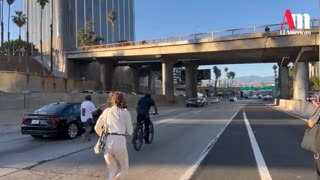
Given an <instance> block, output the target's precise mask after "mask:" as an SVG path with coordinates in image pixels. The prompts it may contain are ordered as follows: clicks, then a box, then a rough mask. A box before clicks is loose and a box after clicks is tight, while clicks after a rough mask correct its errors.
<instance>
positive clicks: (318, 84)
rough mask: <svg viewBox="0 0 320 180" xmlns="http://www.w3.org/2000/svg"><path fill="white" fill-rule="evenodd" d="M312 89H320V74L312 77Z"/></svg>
mask: <svg viewBox="0 0 320 180" xmlns="http://www.w3.org/2000/svg"><path fill="white" fill-rule="evenodd" d="M310 84H311V90H319V89H320V78H319V76H312V77H311V83H310Z"/></svg>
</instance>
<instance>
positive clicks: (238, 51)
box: [67, 20, 319, 100]
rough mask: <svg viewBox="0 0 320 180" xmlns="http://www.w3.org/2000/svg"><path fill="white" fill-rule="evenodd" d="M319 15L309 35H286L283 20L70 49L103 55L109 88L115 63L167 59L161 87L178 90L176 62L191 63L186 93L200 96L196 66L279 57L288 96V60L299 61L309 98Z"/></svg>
mask: <svg viewBox="0 0 320 180" xmlns="http://www.w3.org/2000/svg"><path fill="white" fill-rule="evenodd" d="M318 22H319V21H318V20H311V23H310V24H311V25H312V27H311V29H308V30H301V31H307V34H308V35H300V34H296V35H286V34H283V32H281V31H280V26H281V24H272V25H268V27H269V28H270V32H265V27H266V26H255V27H249V28H240V29H231V30H225V31H215V32H208V33H198V34H192V35H183V36H177V37H167V38H161V39H151V40H143V41H134V42H124V43H115V44H106V45H96V46H90V47H81V48H78V49H76V50H69V51H68V52H67V58H68V59H69V60H85V61H99V62H100V63H101V81H102V83H103V87H104V88H110V87H108V84H110V79H111V78H112V75H111V74H112V73H111V72H112V67H114V66H119V65H128V64H129V65H133V64H138V65H145V64H158V65H160V64H161V65H162V83H163V86H162V87H163V89H162V93H163V94H164V95H167V97H168V99H169V100H172V99H173V98H174V96H173V67H174V65H175V64H177V63H180V64H181V62H182V63H183V64H185V66H186V85H187V96H189V97H192V96H196V90H197V87H196V77H197V76H196V70H197V67H198V66H199V65H211V64H243V63H270V62H274V63H278V64H279V66H280V68H279V69H280V70H279V72H280V79H281V80H280V89H281V96H282V97H283V98H286V97H287V96H288V94H289V93H288V68H287V64H288V63H289V62H294V63H295V67H297V68H295V69H296V74H297V78H295V88H296V92H298V91H300V93H295V99H303V100H305V99H306V97H307V93H308V92H307V91H309V89H308V88H307V87H306V86H308V85H307V84H306V82H308V77H307V73H308V66H307V63H306V62H309V61H317V60H318V59H319V48H318V47H319V29H318V28H319V23H318Z"/></svg>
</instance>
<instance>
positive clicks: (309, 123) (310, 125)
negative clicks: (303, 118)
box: [308, 120, 316, 128]
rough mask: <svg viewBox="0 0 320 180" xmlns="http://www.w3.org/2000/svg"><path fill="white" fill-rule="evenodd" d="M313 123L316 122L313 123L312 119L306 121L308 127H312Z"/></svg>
mask: <svg viewBox="0 0 320 180" xmlns="http://www.w3.org/2000/svg"><path fill="white" fill-rule="evenodd" d="M315 125H316V123H314V122H313V121H311V120H309V121H308V126H309V128H313V127H314V126H315Z"/></svg>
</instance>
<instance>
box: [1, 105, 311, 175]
mask: <svg viewBox="0 0 320 180" xmlns="http://www.w3.org/2000/svg"><path fill="white" fill-rule="evenodd" d="M160 113H161V115H160V116H156V117H152V120H153V122H154V124H155V139H154V143H153V144H152V145H143V147H142V150H141V151H140V152H136V151H135V150H134V149H133V147H132V144H131V143H130V141H131V139H128V151H129V157H130V169H129V174H128V179H133V180H134V179H139V180H141V179H146V180H147V179H148V180H150V179H154V180H160V179H161V180H163V179H168V180H171V179H172V180H174V179H177V180H184V179H190V178H191V179H219V180H227V179H241V180H250V179H261V178H262V179H268V178H269V179H270V178H272V179H306V180H307V179H308V180H312V179H315V177H314V172H313V169H312V164H313V161H312V157H311V155H310V154H309V153H308V152H306V151H303V150H302V149H301V148H300V146H299V144H300V142H301V138H302V135H303V131H304V129H305V122H304V121H302V120H300V119H297V118H295V117H292V116H290V115H288V114H285V113H282V112H279V111H276V110H274V109H272V108H271V107H268V106H266V105H264V104H262V103H261V102H260V101H258V100H246V101H238V102H236V103H229V102H223V103H219V104H211V105H209V106H206V107H205V108H188V109H187V108H184V107H175V108H167V109H163V110H161V111H160ZM0 129H1V127H0ZM250 129H251V131H250ZM7 131H8V133H6V134H2V135H1V137H0V179H1V180H2V179H3V180H16V179H24V180H29V179H30V180H34V179H35V180H36V179H39V180H40V179H41V180H42V179H65V180H69V179H77V180H87V179H89V180H91V179H92V180H98V179H107V177H108V171H107V168H106V165H105V162H104V159H103V156H102V155H96V154H94V152H93V149H92V146H93V145H94V143H95V141H93V142H88V143H82V142H81V139H80V138H77V139H75V140H63V139H41V140H35V139H32V138H31V137H28V136H22V135H20V134H19V131H17V128H12V130H11V131H9V130H7ZM92 136H95V135H94V134H92ZM94 139H95V140H96V139H97V138H96V137H95V138H94Z"/></svg>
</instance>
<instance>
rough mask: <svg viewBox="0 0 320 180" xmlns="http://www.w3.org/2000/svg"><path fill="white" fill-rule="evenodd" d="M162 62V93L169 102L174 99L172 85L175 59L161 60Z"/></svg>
mask: <svg viewBox="0 0 320 180" xmlns="http://www.w3.org/2000/svg"><path fill="white" fill-rule="evenodd" d="M161 63H162V95H165V96H166V97H167V100H168V101H169V102H173V101H174V87H173V65H174V64H175V63H176V61H175V60H167V59H166V60H161Z"/></svg>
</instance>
